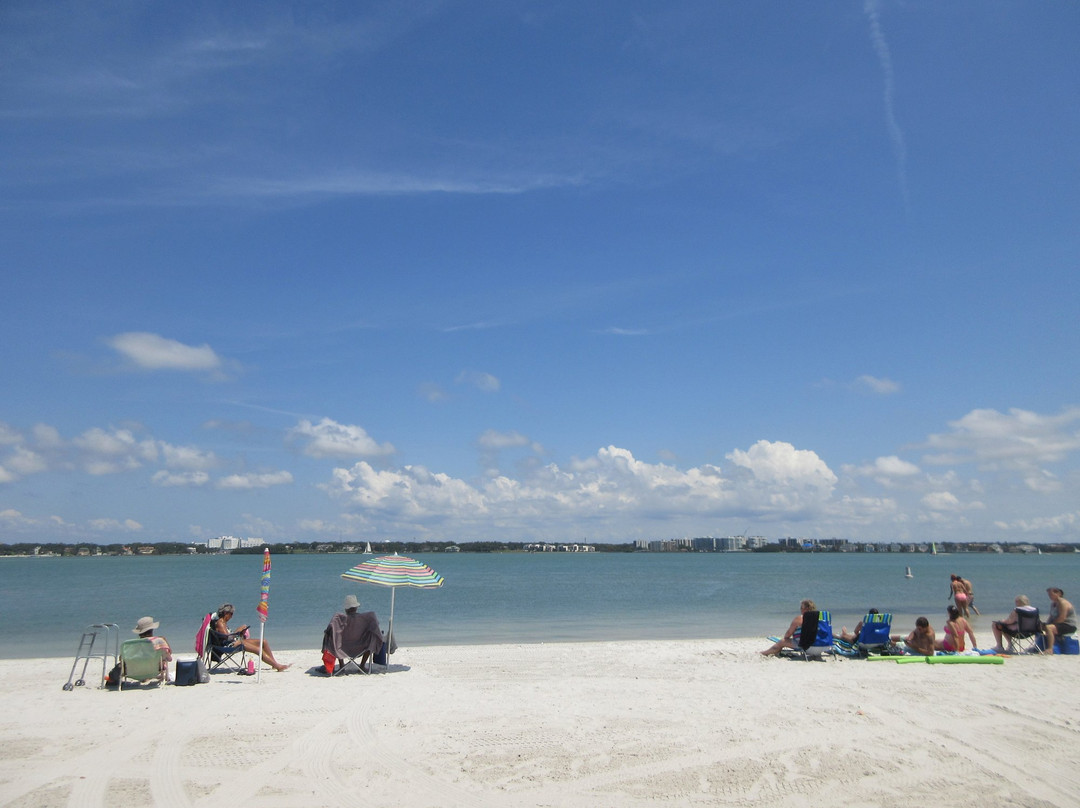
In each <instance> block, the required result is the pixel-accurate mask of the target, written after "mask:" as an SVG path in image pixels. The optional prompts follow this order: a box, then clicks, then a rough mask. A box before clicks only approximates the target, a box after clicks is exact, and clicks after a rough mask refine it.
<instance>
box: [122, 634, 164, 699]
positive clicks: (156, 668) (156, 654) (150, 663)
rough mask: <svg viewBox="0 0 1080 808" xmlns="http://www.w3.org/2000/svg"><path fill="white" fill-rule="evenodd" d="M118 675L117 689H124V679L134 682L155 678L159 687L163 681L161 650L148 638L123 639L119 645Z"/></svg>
mask: <svg viewBox="0 0 1080 808" xmlns="http://www.w3.org/2000/svg"><path fill="white" fill-rule="evenodd" d="M119 667H120V677H119V680H118V682H117V689H118V690H123V689H124V680H125V679H132V680H134V681H136V682H140V683H143V682H149V681H151V680H155V681H157V683H158V686H159V687H160V686H161V684H162V683H163V682H164V681H165V673H166V670H165V660H164V657H163V654H162V651H161V650H159V649H157V648H155V647H154V643H153V641H152V640H150V639H146V638H140V639H137V640H125V641H124V643H123V644H122V645H121V646H120V663H119Z"/></svg>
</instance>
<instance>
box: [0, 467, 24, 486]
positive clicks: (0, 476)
mask: <svg viewBox="0 0 1080 808" xmlns="http://www.w3.org/2000/svg"><path fill="white" fill-rule="evenodd" d="M17 479H19V478H18V477H16V476H15V474H13V473H12V472H10V471H8V470H7V469H6V468H4V467H3V466H0V483H13V482H15V481H16V480H17Z"/></svg>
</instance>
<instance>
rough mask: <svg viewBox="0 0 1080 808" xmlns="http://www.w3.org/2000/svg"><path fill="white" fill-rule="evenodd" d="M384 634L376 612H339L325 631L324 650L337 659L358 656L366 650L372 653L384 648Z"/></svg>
mask: <svg viewBox="0 0 1080 808" xmlns="http://www.w3.org/2000/svg"><path fill="white" fill-rule="evenodd" d="M382 644H383V634H382V631H381V630H380V629H379V621H378V618H376V617H375V612H360V613H359V614H345V613H343V612H338V613H337V614H335V615H334V616H333V617H332V618H331V620H330V624H329V625H328V626H327V627H326V630H325V631H324V632H323V646H322V650H323V652H324V653H325V652H329V653H331V654H333V655H334V658H335V659H346V658H350V657H356V656H358V655H360V654H363V653H364V652H365V651H370V652H371V653H372V654H374V653H375V652H377V651H378V650H379V649H380V648H382Z"/></svg>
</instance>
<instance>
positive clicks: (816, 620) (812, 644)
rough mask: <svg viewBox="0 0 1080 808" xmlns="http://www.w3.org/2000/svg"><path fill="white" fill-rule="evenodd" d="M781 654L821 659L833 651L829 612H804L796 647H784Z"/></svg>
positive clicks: (807, 658)
mask: <svg viewBox="0 0 1080 808" xmlns="http://www.w3.org/2000/svg"><path fill="white" fill-rule="evenodd" d="M780 653H781V655H783V656H793V657H798V658H800V659H806V660H809V659H822V658H823V656H824V655H825V654H832V653H833V633H832V615H831V614H829V612H806V613H805V614H804V615H803V623H802V628H801V629H800V630H799V637H798V647H797V648H785V649H783V650H782V651H781V652H780Z"/></svg>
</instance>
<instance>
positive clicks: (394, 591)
mask: <svg viewBox="0 0 1080 808" xmlns="http://www.w3.org/2000/svg"><path fill="white" fill-rule="evenodd" d="M396 594H397V587H396V586H392V587H390V630H389V631H387V632H386V665H385V666H384V667H383V671H384V672H386V671H389V670H390V643H391V642H393V639H394V596H395V595H396Z"/></svg>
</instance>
